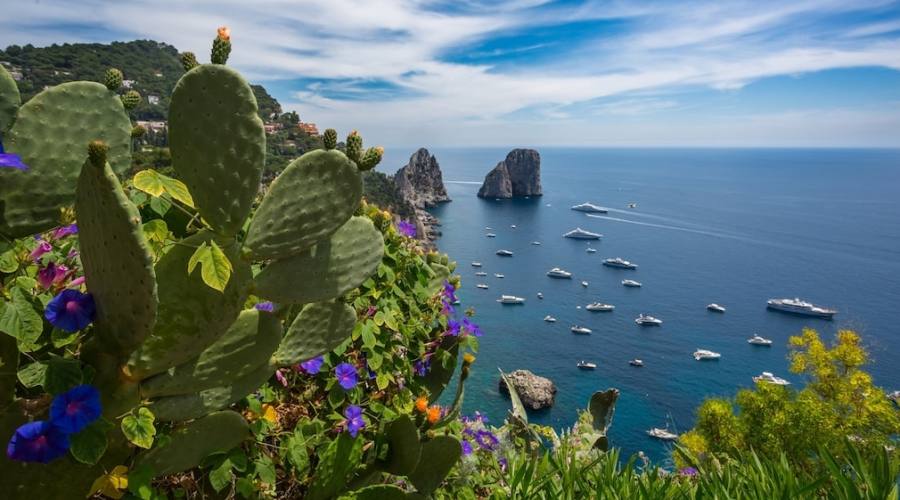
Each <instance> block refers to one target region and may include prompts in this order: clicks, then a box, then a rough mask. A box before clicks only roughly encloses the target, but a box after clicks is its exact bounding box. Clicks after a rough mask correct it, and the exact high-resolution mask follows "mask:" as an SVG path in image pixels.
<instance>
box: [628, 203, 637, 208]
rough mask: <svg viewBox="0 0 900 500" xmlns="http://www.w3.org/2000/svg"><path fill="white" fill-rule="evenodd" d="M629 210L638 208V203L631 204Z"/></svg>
mask: <svg viewBox="0 0 900 500" xmlns="http://www.w3.org/2000/svg"><path fill="white" fill-rule="evenodd" d="M628 208H637V203H629V204H628Z"/></svg>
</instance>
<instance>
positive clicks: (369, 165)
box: [356, 146, 384, 170]
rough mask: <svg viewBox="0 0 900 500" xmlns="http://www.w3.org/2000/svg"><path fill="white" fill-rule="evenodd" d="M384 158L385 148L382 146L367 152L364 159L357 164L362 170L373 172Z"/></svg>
mask: <svg viewBox="0 0 900 500" xmlns="http://www.w3.org/2000/svg"><path fill="white" fill-rule="evenodd" d="M382 156H384V148H383V147H381V146H378V147H375V148H369V149H367V150H366V153H365V154H364V155H363V157H362V158H360V160H359V161H358V162H357V163H356V165H357V166H358V167H359V169H360V170H372V169H373V168H375V167H376V166H378V164H379V163H381V157H382Z"/></svg>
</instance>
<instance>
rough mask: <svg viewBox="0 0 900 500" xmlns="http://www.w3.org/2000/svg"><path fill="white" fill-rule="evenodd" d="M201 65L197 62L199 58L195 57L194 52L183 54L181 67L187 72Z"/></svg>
mask: <svg viewBox="0 0 900 500" xmlns="http://www.w3.org/2000/svg"><path fill="white" fill-rule="evenodd" d="M199 65H200V63H198V62H197V56H195V55H194V53H193V52H183V53H182V54H181V67H182V68H184V70H185V71H190V70H192V69H194V68H196V67H197V66H199Z"/></svg>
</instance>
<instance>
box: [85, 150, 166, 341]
mask: <svg viewBox="0 0 900 500" xmlns="http://www.w3.org/2000/svg"><path fill="white" fill-rule="evenodd" d="M98 160H102V158H98ZM75 211H76V214H77V217H78V242H79V244H80V245H81V262H82V265H83V266H84V275H85V278H86V280H87V287H88V289H89V290H90V291H91V294H93V296H94V302H95V303H96V306H97V319H96V320H95V325H96V328H97V331H98V334H99V338H98V341H99V342H101V343H103V344H104V346H105V347H106V348H109V349H111V350H115V351H116V352H118V353H119V355H120V356H127V355H128V354H129V353H130V352H131V351H133V350H134V349H135V348H137V347H138V345H140V343H141V342H143V341H144V338H146V337H147V335H149V334H150V332H151V331H152V330H153V325H154V324H155V322H156V305H157V297H156V273H155V272H154V270H153V260H152V256H151V255H152V253H151V251H150V247H149V246H148V244H147V240H146V238H145V237H144V230H143V226H142V225H141V214H140V213H139V212H138V209H137V207H135V206H134V204H132V203H131V201H130V200H129V199H128V197H127V196H126V195H125V192H124V191H122V186H121V185H120V184H119V179H117V178H116V174H114V173H113V171H112V168H110V166H109V164H108V163H99V165H98V164H95V163H92V162H91V160H90V159H89V160H88V161H86V162H85V164H84V166H83V167H82V169H81V175H80V176H79V178H78V188H77V190H76V195H75Z"/></svg>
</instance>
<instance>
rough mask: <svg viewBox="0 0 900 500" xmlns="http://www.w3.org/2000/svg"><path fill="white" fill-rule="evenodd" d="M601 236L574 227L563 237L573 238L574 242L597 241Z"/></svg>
mask: <svg viewBox="0 0 900 500" xmlns="http://www.w3.org/2000/svg"><path fill="white" fill-rule="evenodd" d="M602 236H603V235H602V234H599V233H592V232H590V231H585V230H584V229H581V228H580V227H576V228H575V229H573V230H571V231H569V232H568V233H566V234H564V235H563V237H565V238H574V239H576V240H599V239H600V238H601V237H602Z"/></svg>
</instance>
